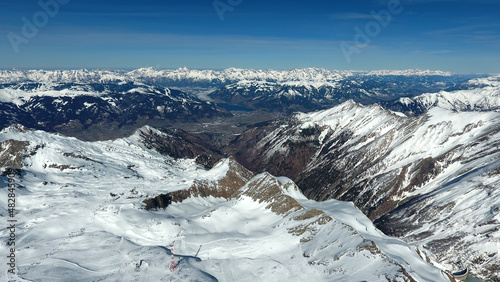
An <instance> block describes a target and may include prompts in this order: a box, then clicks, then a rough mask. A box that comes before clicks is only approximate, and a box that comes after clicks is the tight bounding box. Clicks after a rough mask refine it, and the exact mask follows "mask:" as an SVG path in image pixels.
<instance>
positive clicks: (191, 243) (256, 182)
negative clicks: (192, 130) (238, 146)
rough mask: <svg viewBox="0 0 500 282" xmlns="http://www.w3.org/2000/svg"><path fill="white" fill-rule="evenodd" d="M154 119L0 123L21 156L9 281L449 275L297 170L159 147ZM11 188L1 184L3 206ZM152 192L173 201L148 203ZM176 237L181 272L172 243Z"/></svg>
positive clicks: (11, 149)
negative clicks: (110, 126)
mask: <svg viewBox="0 0 500 282" xmlns="http://www.w3.org/2000/svg"><path fill="white" fill-rule="evenodd" d="M151 130H152V129H151V128H144V129H142V130H140V131H138V132H137V133H136V134H134V135H133V136H132V137H130V138H126V139H118V140H115V141H105V142H93V143H90V142H83V141H80V140H77V139H75V138H68V137H64V136H60V135H52V134H48V133H46V132H42V131H27V132H21V131H19V130H17V129H16V128H14V127H10V128H8V129H5V130H3V131H2V132H1V134H0V142H2V143H1V144H2V148H4V149H3V151H2V156H4V155H11V156H18V157H20V158H21V161H20V162H21V166H22V167H21V173H19V174H17V175H16V176H15V177H16V179H15V181H16V183H17V188H16V203H17V206H16V213H15V219H16V220H17V223H16V226H18V228H17V229H16V238H18V239H17V241H16V253H15V255H16V258H18V263H17V265H16V268H15V273H16V275H14V276H9V275H10V274H8V272H7V269H6V268H7V267H8V266H7V265H6V264H2V266H0V270H1V273H2V274H1V275H2V276H1V277H2V278H3V279H2V280H5V281H7V280H9V279H14V278H15V279H17V280H54V279H57V278H60V277H64V279H70V280H71V279H73V280H74V279H77V280H121V281H132V280H143V279H144V278H145V277H147V279H148V280H149V279H153V280H158V281H159V280H162V279H163V280H164V279H168V280H173V281H217V280H219V279H220V280H226V281H254V280H256V279H258V280H266V281H278V280H283V279H284V280H301V281H302V280H306V279H313V280H314V281H332V280H335V281H351V280H353V279H354V280H370V281H387V280H389V281H408V280H410V281H411V280H416V281H426V280H433V281H449V279H448V277H447V276H446V274H444V273H443V272H442V271H441V270H439V269H438V268H436V267H434V266H432V265H431V264H429V263H427V262H426V261H425V260H424V259H423V258H421V257H420V256H419V254H418V250H417V248H416V247H414V246H411V245H408V244H406V243H404V242H402V241H400V240H397V239H394V238H389V237H387V236H385V235H383V234H382V233H381V232H380V231H378V230H377V229H376V228H375V227H374V226H373V224H372V223H371V222H370V221H369V219H368V218H366V217H365V216H364V215H363V214H362V213H361V212H359V211H358V210H357V209H356V208H355V207H354V206H353V205H351V204H349V203H339V202H337V201H330V202H325V203H321V204H320V203H316V202H314V201H310V200H307V199H305V197H304V196H303V195H302V194H301V193H300V191H299V189H298V187H297V186H296V185H295V184H294V183H293V182H292V181H291V180H289V179H285V178H276V177H273V176H272V175H270V174H267V173H264V174H260V175H257V176H255V177H254V176H253V175H252V174H251V173H250V172H249V171H247V170H245V169H244V168H243V167H241V166H240V165H239V164H237V163H236V162H235V161H234V160H232V159H224V160H221V161H220V162H218V163H217V164H216V165H215V166H214V167H213V168H211V169H206V168H204V167H202V166H200V165H198V164H196V161H195V160H194V159H184V158H172V157H170V156H166V155H163V154H160V153H159V152H158V151H157V148H151V149H149V148H148V146H149V145H148V144H147V142H146V140H147V139H145V138H143V137H142V136H143V133H144V132H146V133H149V132H148V131H151ZM156 134H160V133H156ZM11 140H14V141H11ZM5 148H7V149H5ZM7 152H8V153H7ZM14 159H16V158H14ZM4 169H5V168H2V170H4ZM0 183H1V185H2V187H5V184H6V183H7V177H5V176H0ZM229 194H231V195H229ZM159 195H170V196H172V199H176V200H174V201H170V202H168V200H169V199H168V198H167V197H160V198H158V196H159ZM176 196H179V197H180V196H182V198H175V197H176ZM6 199H7V192H6V190H5V189H0V201H1V202H2V203H3V204H2V205H1V207H0V213H1V214H6V213H7V208H6V205H5V203H6ZM153 199H156V200H157V202H160V201H159V200H158V199H160V200H161V202H163V200H165V201H166V202H167V203H168V205H164V206H163V207H159V208H158V209H156V210H154V209H149V210H146V208H147V207H148V203H149V202H154V201H153ZM172 199H170V200H172ZM8 236H9V231H8V230H7V229H2V230H0V237H1V238H3V239H5V238H7V237H8ZM172 243H174V244H175V261H176V266H177V269H176V270H175V271H174V272H170V271H169V270H168V269H169V263H170V259H169V258H170V250H168V249H167V248H166V247H165V246H168V245H170V244H172ZM0 251H1V252H2V253H4V252H6V251H7V246H5V245H2V246H0ZM360 264H362V265H363V267H364V268H363V271H360V270H361V269H360Z"/></svg>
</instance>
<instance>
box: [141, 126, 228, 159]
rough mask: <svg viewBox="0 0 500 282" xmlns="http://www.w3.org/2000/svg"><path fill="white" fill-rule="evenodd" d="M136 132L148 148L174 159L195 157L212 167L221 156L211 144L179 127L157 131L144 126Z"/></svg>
mask: <svg viewBox="0 0 500 282" xmlns="http://www.w3.org/2000/svg"><path fill="white" fill-rule="evenodd" d="M136 134H137V135H138V136H139V138H140V140H141V142H142V143H143V144H144V145H145V146H146V147H147V148H148V149H154V150H156V151H157V152H158V153H160V154H162V155H166V156H170V157H173V158H176V159H178V158H187V159H196V162H197V163H198V164H201V165H203V166H204V167H206V168H212V167H214V165H215V164H216V163H217V162H218V161H219V160H221V159H222V157H223V156H222V153H221V152H220V151H218V150H217V149H216V148H214V147H213V146H211V145H209V144H207V143H206V142H204V141H203V140H202V139H200V138H199V137H196V136H193V135H191V134H189V133H187V132H186V131H183V130H180V129H166V130H164V131H159V130H157V129H154V128H152V127H149V126H146V127H143V128H141V129H139V130H137V132H136Z"/></svg>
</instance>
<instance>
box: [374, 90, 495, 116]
mask: <svg viewBox="0 0 500 282" xmlns="http://www.w3.org/2000/svg"><path fill="white" fill-rule="evenodd" d="M381 105H382V106H383V107H384V108H387V109H390V110H393V111H398V112H402V113H405V114H407V115H421V114H423V113H425V112H427V111H428V110H429V109H431V108H432V107H436V106H437V107H440V108H444V109H449V110H453V111H461V112H463V111H499V110H500V84H499V86H487V87H483V88H474V89H472V90H460V91H453V92H446V91H442V92H439V93H428V94H423V95H420V96H417V97H413V98H400V99H398V100H397V101H394V102H384V103H381Z"/></svg>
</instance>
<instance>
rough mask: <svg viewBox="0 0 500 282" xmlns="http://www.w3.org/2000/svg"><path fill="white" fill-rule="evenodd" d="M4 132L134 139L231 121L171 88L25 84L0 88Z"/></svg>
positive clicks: (209, 105) (220, 111)
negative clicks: (187, 125)
mask: <svg viewBox="0 0 500 282" xmlns="http://www.w3.org/2000/svg"><path fill="white" fill-rule="evenodd" d="M0 108H2V109H3V110H4V111H1V112H0V118H1V123H0V127H2V128H4V127H6V126H9V125H10V124H14V123H18V124H22V125H23V126H26V127H29V128H35V129H41V130H45V131H49V132H60V133H63V134H67V135H70V136H76V137H78V138H81V139H83V140H96V139H97V140H102V139H112V138H116V137H121V136H124V135H130V134H131V133H132V132H133V131H134V130H135V129H137V128H139V127H142V126H143V125H146V124H147V125H153V126H165V125H168V124H171V123H172V122H175V121H186V120H187V121H196V120H200V119H203V118H214V117H224V116H230V115H231V114H230V113H228V112H227V111H225V110H223V109H222V108H219V107H217V106H216V105H215V104H213V103H209V102H203V101H201V100H199V99H198V98H196V97H195V96H193V95H190V94H186V93H184V92H181V91H178V90H170V89H168V88H158V87H152V86H145V85H136V84H134V83H127V84H98V85H93V84H84V85H80V84H56V85H45V84H43V85H42V84H21V85H15V86H10V87H7V88H3V89H0Z"/></svg>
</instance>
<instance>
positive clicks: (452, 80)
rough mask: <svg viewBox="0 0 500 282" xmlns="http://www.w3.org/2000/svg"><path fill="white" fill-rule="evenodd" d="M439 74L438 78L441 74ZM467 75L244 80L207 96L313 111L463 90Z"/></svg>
mask: <svg viewBox="0 0 500 282" xmlns="http://www.w3.org/2000/svg"><path fill="white" fill-rule="evenodd" d="M438 74H439V75H438ZM468 78H469V77H468V76H460V75H454V76H452V75H449V74H444V73H436V74H430V73H429V72H422V73H420V72H403V73H401V72H370V73H353V74H352V75H351V76H347V77H344V78H339V79H337V80H330V79H325V78H324V77H322V76H318V77H317V79H312V78H311V79H309V80H299V79H294V80H289V81H269V80H266V81H262V80H242V81H239V82H236V83H233V84H230V85H226V86H224V87H222V88H220V89H218V90H216V91H214V92H212V93H210V94H209V95H208V96H209V97H210V98H212V99H213V100H214V101H217V102H224V103H227V104H230V105H236V106H243V107H247V108H250V109H267V110H270V111H279V112H288V113H291V112H294V111H306V112H307V111H314V110H318V109H326V108H330V107H332V106H335V105H338V104H341V103H343V102H345V101H347V100H354V101H356V102H358V103H362V104H372V103H376V102H387V101H393V100H395V99H398V98H400V97H414V96H418V95H421V94H423V93H428V92H438V91H442V90H446V89H450V88H459V87H463V86H462V83H463V82H464V81H468Z"/></svg>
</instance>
